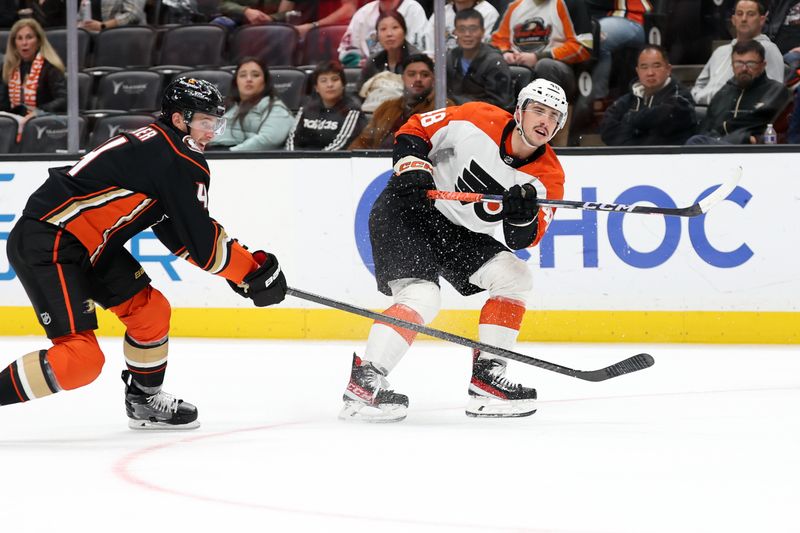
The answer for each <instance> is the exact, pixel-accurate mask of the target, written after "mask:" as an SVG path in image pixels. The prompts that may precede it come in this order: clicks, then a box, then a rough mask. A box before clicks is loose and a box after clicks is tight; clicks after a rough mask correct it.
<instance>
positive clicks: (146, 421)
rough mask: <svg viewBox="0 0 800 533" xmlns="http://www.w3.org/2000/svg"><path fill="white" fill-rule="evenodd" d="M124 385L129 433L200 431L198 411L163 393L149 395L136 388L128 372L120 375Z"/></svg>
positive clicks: (160, 391)
mask: <svg viewBox="0 0 800 533" xmlns="http://www.w3.org/2000/svg"><path fill="white" fill-rule="evenodd" d="M122 381H124V382H125V411H127V413H128V418H129V419H130V420H128V427H130V428H131V429H170V430H172V429H195V428H197V427H200V422H199V421H198V420H197V407H195V406H194V405H192V404H190V403H188V402H184V401H183V400H179V399H177V398H175V397H174V396H172V395H171V394H168V393H166V392H164V391H162V390H159V391H158V392H157V393H155V394H152V395H148V394H146V393H144V392H142V391H141V390H139V388H138V387H137V386H136V384H135V383H134V382H133V379H132V377H131V373H130V372H129V371H127V370H123V371H122Z"/></svg>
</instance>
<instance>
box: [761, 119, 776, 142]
mask: <svg viewBox="0 0 800 533" xmlns="http://www.w3.org/2000/svg"><path fill="white" fill-rule="evenodd" d="M764 144H778V134H777V133H776V132H775V128H774V127H773V126H772V124H767V129H765V130H764Z"/></svg>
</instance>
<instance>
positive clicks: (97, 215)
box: [64, 193, 156, 262]
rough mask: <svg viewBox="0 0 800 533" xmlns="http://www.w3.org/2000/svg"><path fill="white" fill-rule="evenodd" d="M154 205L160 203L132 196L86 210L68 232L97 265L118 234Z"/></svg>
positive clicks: (70, 224)
mask: <svg viewBox="0 0 800 533" xmlns="http://www.w3.org/2000/svg"><path fill="white" fill-rule="evenodd" d="M154 205H156V201H155V200H152V199H151V198H149V197H148V196H146V195H145V194H142V193H136V194H132V195H129V196H125V197H122V198H117V199H114V200H111V201H110V202H108V203H106V204H104V205H102V206H99V207H94V208H90V209H85V210H83V211H82V212H81V213H80V215H78V216H77V217H76V218H74V219H73V220H71V221H69V222H68V223H67V224H66V225H65V226H64V228H65V229H66V230H67V231H69V232H70V233H72V234H73V235H75V237H77V238H78V240H80V241H81V243H83V245H84V246H85V247H86V249H87V250H88V251H89V254H91V257H92V262H94V261H95V260H96V259H97V257H98V256H99V255H100V253H102V249H103V248H104V247H105V244H106V243H107V242H108V241H109V240H110V239H111V237H112V236H113V235H114V234H115V233H116V232H118V231H119V230H121V229H123V228H125V227H126V226H128V225H129V224H131V223H133V222H134V221H135V220H136V219H137V218H139V217H140V216H141V215H142V214H144V213H145V212H147V210H149V209H150V208H152V207H153V206H154Z"/></svg>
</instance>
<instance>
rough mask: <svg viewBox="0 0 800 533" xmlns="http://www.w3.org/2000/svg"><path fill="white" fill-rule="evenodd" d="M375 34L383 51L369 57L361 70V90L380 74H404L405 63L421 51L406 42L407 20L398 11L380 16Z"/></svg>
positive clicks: (359, 83)
mask: <svg viewBox="0 0 800 533" xmlns="http://www.w3.org/2000/svg"><path fill="white" fill-rule="evenodd" d="M375 32H376V33H377V35H378V42H379V43H380V45H381V48H382V50H381V51H379V52H376V53H375V54H373V55H371V56H369V59H367V61H366V62H365V63H364V66H363V67H362V68H361V78H360V79H359V82H358V87H359V89H360V88H361V86H362V85H364V83H365V82H366V81H367V80H368V79H370V78H371V77H373V76H374V75H375V74H378V73H379V72H387V71H388V72H394V73H395V74H402V73H403V61H405V60H406V59H407V58H408V56H410V55H411V54H418V53H419V50H418V49H417V48H416V47H415V46H414V45H412V44H410V43H409V42H408V40H406V35H407V26H406V19H405V17H403V15H401V14H400V13H398V12H397V11H387V12H386V13H381V14H380V15H379V16H378V21H377V22H376V23H375Z"/></svg>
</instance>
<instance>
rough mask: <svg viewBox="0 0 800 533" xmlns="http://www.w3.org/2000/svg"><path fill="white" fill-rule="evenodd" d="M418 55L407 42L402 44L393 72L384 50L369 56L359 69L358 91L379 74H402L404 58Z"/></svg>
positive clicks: (414, 47)
mask: <svg viewBox="0 0 800 533" xmlns="http://www.w3.org/2000/svg"><path fill="white" fill-rule="evenodd" d="M419 53H420V51H419V50H418V49H417V47H416V46H414V45H413V44H409V42H408V41H406V42H405V43H404V44H403V47H402V48H401V49H400V61H398V62H397V65H395V67H394V70H392V69H390V68H389V60H388V55H389V54H387V53H386V50H381V51H380V52H378V53H377V54H373V55H371V56H369V57H368V58H367V61H366V62H365V63H364V66H363V67H362V68H361V77H360V78H359V80H358V89H359V90H360V89H361V86H362V85H364V84H365V83H367V80H369V79H370V78H371V77H373V76H374V75H376V74H379V73H381V72H384V71H390V72H394V73H395V74H402V73H403V62H404V61H405V60H406V58H407V57H408V56H410V55H413V54H419Z"/></svg>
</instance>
